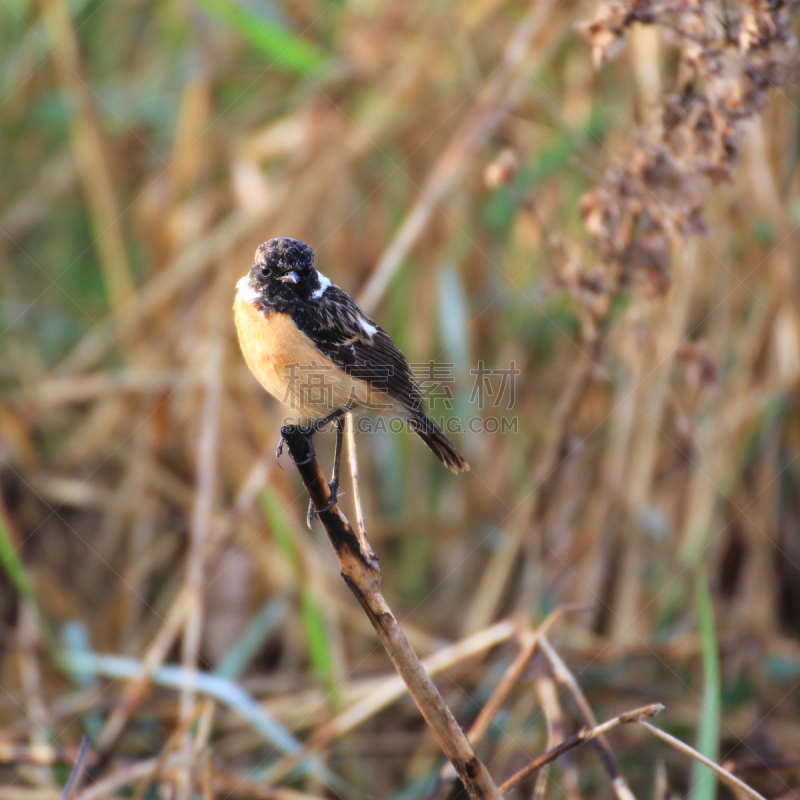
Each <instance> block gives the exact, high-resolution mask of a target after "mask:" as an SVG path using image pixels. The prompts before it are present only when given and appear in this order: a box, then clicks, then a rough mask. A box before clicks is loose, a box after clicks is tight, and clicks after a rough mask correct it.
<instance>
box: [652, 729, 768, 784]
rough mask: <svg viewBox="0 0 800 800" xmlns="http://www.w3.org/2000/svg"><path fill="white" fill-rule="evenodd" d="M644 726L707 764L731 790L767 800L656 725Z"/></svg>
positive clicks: (676, 747)
mask: <svg viewBox="0 0 800 800" xmlns="http://www.w3.org/2000/svg"><path fill="white" fill-rule="evenodd" d="M642 725H643V726H644V727H645V728H647V730H649V731H650V733H652V734H653V735H654V736H658V738H659V739H662V740H663V741H665V742H667V744H670V745H672V746H673V747H674V748H675V749H676V750H679V751H680V752H681V753H684V754H685V755H688V756H689V757H690V758H693V759H694V760H695V761H699V762H700V763H701V764H705V765H706V766H707V767H708V768H709V769H712V770H714V772H716V773H717V775H719V776H720V778H721V779H722V780H723V781H724V782H725V783H726V784H727V785H728V787H729V788H730V789H732V790H734V791H735V790H739V791H741V792H744V793H745V794H746V795H747V796H748V797H751V798H753V800H766V799H765V798H764V797H763V796H762V795H760V794H759V793H758V792H757V791H756V790H755V789H753V788H752V787H750V786H748V785H747V784H746V783H745V782H744V781H742V780H739V778H737V777H736V776H735V775H732V774H731V773H730V772H728V770H726V769H724V768H723V767H721V766H720V765H719V764H716V763H715V762H713V761H712V760H711V759H710V758H706V757H705V756H704V755H702V754H701V753H698V752H697V750H695V749H694V748H693V747H689V745H688V744H685V743H684V742H682V741H681V740H680V739H676V738H675V737H674V736H670V735H669V734H668V733H666V732H665V731H662V730H661V729H660V728H656V727H655V725H651V724H650V723H648V722H642Z"/></svg>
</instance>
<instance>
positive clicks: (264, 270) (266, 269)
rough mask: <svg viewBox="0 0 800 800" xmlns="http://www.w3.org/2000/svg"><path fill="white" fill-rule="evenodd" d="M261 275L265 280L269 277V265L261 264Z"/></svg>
mask: <svg viewBox="0 0 800 800" xmlns="http://www.w3.org/2000/svg"><path fill="white" fill-rule="evenodd" d="M261 274H262V275H263V276H264V277H265V278H266V277H267V275H269V264H261Z"/></svg>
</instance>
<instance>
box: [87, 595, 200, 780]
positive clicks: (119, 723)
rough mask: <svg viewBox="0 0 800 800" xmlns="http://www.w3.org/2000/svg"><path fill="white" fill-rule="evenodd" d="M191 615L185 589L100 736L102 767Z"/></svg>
mask: <svg viewBox="0 0 800 800" xmlns="http://www.w3.org/2000/svg"><path fill="white" fill-rule="evenodd" d="M188 613H189V592H188V590H187V588H186V587H185V586H184V587H182V588H181V590H180V591H179V592H178V595H177V596H176V597H175V599H174V600H173V601H172V604H171V606H170V609H169V611H168V612H167V615H166V617H165V619H164V622H163V623H162V625H161V629H160V630H159V632H158V634H157V635H156V637H155V638H154V639H153V641H152V642H151V643H150V645H149V647H148V648H147V650H146V651H145V653H144V655H143V656H142V659H141V662H142V671H141V674H140V675H139V677H138V678H137V679H136V680H134V681H131V682H130V683H129V684H128V685H127V686H126V687H125V690H124V692H123V694H122V698H121V700H120V702H119V703H117V704H116V705H115V706H114V708H113V710H112V712H111V714H109V716H108V719H107V720H106V722H105V725H104V726H103V728H102V730H101V731H100V733H99V734H98V736H97V740H96V744H95V748H96V750H97V753H98V762H99V763H100V764H102V763H104V762H105V761H106V760H107V759H108V758H109V756H110V755H111V753H112V751H113V749H114V746H115V745H116V743H117V740H118V739H119V737H120V735H121V734H122V732H123V730H124V729H125V727H126V726H127V724H128V722H129V721H130V718H131V717H132V716H133V715H134V714H135V713H136V711H137V710H138V709H139V706H140V705H141V703H142V702H143V701H144V699H145V696H146V695H147V692H148V691H149V689H150V679H151V677H152V675H153V673H154V672H155V671H156V670H157V669H158V668H159V667H160V666H161V665H162V664H163V663H164V659H165V658H166V657H167V653H168V652H169V650H170V649H171V648H172V645H173V644H174V643H175V640H176V639H177V637H178V633H179V631H180V630H181V628H182V626H183V624H184V619H185V617H186V615H187V614H188Z"/></svg>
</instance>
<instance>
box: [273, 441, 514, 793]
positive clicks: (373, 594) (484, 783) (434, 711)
mask: <svg viewBox="0 0 800 800" xmlns="http://www.w3.org/2000/svg"><path fill="white" fill-rule="evenodd" d="M281 434H282V436H283V437H284V439H285V441H286V444H287V446H288V449H289V454H290V455H291V457H292V459H293V460H294V462H295V464H296V465H297V469H298V471H299V473H300V477H301V478H302V480H303V484H304V485H305V487H306V490H307V491H308V494H309V496H310V497H311V500H312V502H313V503H314V506H315V508H317V509H325V508H327V506H328V503H329V502H330V499H331V493H330V489H329V488H328V484H327V483H326V481H325V477H324V475H323V474H322V470H321V469H320V467H319V464H318V463H317V460H316V458H315V457H314V453H313V449H312V448H311V439H310V437H309V436H308V435H307V434H306V433H304V432H303V431H302V430H301V429H299V428H298V427H297V426H293V425H288V426H285V427H284V428H282V429H281ZM319 518H320V521H321V522H322V524H323V526H324V527H325V531H326V533H327V534H328V538H329V539H330V541H331V544H332V545H333V549H334V552H335V553H336V558H337V559H338V561H339V566H340V567H341V570H342V577H343V578H344V581H345V583H346V584H347V586H348V587H349V588H350V590H351V591H352V592H353V594H354V595H355V597H356V599H357V600H358V602H359V603H360V604H361V607H362V608H363V609H364V612H365V613H366V615H367V617H368V618H369V621H370V622H371V623H372V625H373V627H374V628H375V630H376V632H377V634H378V636H379V638H380V640H381V644H383V646H384V648H385V649H386V652H387V654H388V655H389V658H390V659H391V660H392V663H393V664H394V667H395V669H396V670H397V671H398V673H399V674H400V676H401V677H402V679H403V681H404V683H405V684H406V686H407V687H408V691H409V693H410V694H411V696H412V698H413V699H414V702H415V703H416V704H417V708H419V710H420V713H421V714H422V716H423V717H424V718H425V721H426V722H427V723H428V725H429V726H430V728H431V730H432V731H433V733H434V735H435V736H436V740H437V741H438V742H439V745H440V746H441V748H442V750H443V751H444V753H445V755H446V756H447V757H448V758H449V759H450V762H451V763H452V765H453V768H454V769H455V771H456V772H457V773H458V776H459V778H460V779H461V781H462V782H463V784H464V787H465V788H466V790H467V791H468V792H469V794H470V797H473V798H476V799H477V798H480V799H481V800H483V798H499V797H500V793H499V792H498V790H497V787H496V786H495V784H494V782H493V781H492V778H491V776H490V775H489V772H488V770H487V769H486V767H485V765H484V764H483V762H482V761H481V760H480V759H479V758H478V757H477V755H475V751H474V750H473V749H472V745H471V744H470V743H469V740H468V739H467V737H466V735H465V734H464V731H463V730H461V727H460V726H459V724H458V722H456V719H455V717H454V716H453V714H452V712H451V711H450V709H449V708H448V707H447V705H446V703H445V702H444V699H443V698H442V696H441V694H439V690H438V689H437V688H436V685H435V684H434V683H433V681H432V680H431V677H430V675H428V673H427V672H426V671H425V669H424V668H423V666H422V664H421V663H420V660H419V657H418V656H417V654H416V653H415V652H414V650H413V648H412V647H411V644H410V643H409V641H408V639H407V638H406V635H405V633H404V632H403V629H402V628H401V627H400V625H399V623H398V622H397V620H396V619H395V617H394V614H392V612H391V610H390V609H389V606H388V605H387V604H386V600H385V599H384V597H383V595H382V594H381V591H380V585H381V573H380V568H379V566H378V558H377V556H376V555H375V553H374V551H373V550H372V548H371V547H370V545H369V542H368V541H367V539H366V537H364V539H363V541H361V540H359V538H358V536H356V534H355V533H354V531H353V529H352V527H351V526H350V523H349V522H348V521H347V519H346V518H345V517H344V515H343V514H342V512H341V511H340V510H339V507H338V505H335V506H333V508H331V509H329V510H327V511H321V510H320V511H319Z"/></svg>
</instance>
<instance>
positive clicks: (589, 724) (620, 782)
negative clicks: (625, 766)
mask: <svg viewBox="0 0 800 800" xmlns="http://www.w3.org/2000/svg"><path fill="white" fill-rule="evenodd" d="M539 649H540V650H541V652H542V653H543V654H544V656H545V658H546V659H547V661H548V663H549V664H550V669H551V670H552V671H553V677H554V678H555V679H556V681H558V683H560V684H561V685H562V686H563V687H564V688H565V689H566V690H567V691H568V692H569V694H570V695H571V696H572V700H573V702H574V703H575V706H576V707H577V709H578V714H579V716H580V717H581V720H582V721H583V724H584V726H585V727H586V728H596V727H597V720H596V719H595V716H594V713H593V712H592V707H591V706H590V705H589V701H588V700H587V699H586V696H585V695H584V694H583V692H582V691H581V687H580V686H578V681H576V680H575V676H574V675H573V674H572V673H571V672H570V671H569V668H568V667H567V665H566V664H565V663H564V661H563V660H562V658H561V656H559V654H558V653H557V652H556V651H555V648H554V647H553V645H551V644H550V642H548V641H547V637H546V636H542V637H541V639H540V641H539ZM601 727H602V726H601ZM602 733H603V731H600V732H599V734H598V735H597V738H596V739H595V737H591V738H592V740H593V741H594V746H595V747H596V748H597V752H598V753H599V755H600V760H601V761H602V762H603V766H604V767H605V770H606V772H607V773H608V776H609V777H610V778H611V785H612V787H613V789H614V793H615V794H616V796H617V800H632V799H633V797H634V795H633V792H632V791H631V790H630V787H629V786H628V782H627V781H626V780H625V778H624V777H623V776H622V773H621V772H620V771H619V765H618V764H617V757H616V756H615V755H614V751H613V750H612V749H611V745H609V743H608V742H607V741H606V738H605V737H604V736H603V735H602ZM565 741H567V740H565ZM562 744H563V742H562ZM560 746H561V745H559V747H560Z"/></svg>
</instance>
